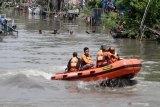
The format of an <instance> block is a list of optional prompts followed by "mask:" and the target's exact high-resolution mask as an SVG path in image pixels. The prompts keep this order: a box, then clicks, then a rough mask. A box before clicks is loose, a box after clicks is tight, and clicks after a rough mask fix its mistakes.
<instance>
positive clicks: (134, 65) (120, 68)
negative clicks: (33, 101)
mask: <svg viewBox="0 0 160 107" xmlns="http://www.w3.org/2000/svg"><path fill="white" fill-rule="evenodd" d="M141 66H142V64H141V61H140V60H138V59H121V60H119V61H116V62H114V63H112V64H110V65H107V66H104V67H100V68H92V69H88V70H84V71H77V72H64V73H56V74H54V75H53V76H52V77H51V79H52V80H82V81H95V80H99V79H113V78H118V77H125V78H133V77H134V76H135V74H137V73H138V72H139V71H140V69H141Z"/></svg>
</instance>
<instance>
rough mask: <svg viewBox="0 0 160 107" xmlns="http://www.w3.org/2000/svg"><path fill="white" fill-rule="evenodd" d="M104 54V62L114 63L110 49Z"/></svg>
mask: <svg viewBox="0 0 160 107" xmlns="http://www.w3.org/2000/svg"><path fill="white" fill-rule="evenodd" d="M103 55H104V63H113V61H112V58H111V56H112V54H111V53H110V52H108V51H106V52H103Z"/></svg>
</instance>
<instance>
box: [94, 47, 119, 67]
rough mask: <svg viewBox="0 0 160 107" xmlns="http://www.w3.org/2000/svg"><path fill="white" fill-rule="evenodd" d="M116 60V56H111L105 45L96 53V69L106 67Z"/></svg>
mask: <svg viewBox="0 0 160 107" xmlns="http://www.w3.org/2000/svg"><path fill="white" fill-rule="evenodd" d="M118 59H119V58H118V56H116V55H114V54H112V53H111V52H110V51H109V49H108V48H107V46H106V45H102V46H101V48H100V50H99V51H98V56H97V67H103V66H107V65H109V64H111V63H113V62H115V61H117V60H118Z"/></svg>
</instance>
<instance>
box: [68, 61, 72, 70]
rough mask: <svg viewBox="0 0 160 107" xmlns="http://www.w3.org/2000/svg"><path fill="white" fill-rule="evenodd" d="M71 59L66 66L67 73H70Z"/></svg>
mask: <svg viewBox="0 0 160 107" xmlns="http://www.w3.org/2000/svg"><path fill="white" fill-rule="evenodd" d="M71 59H72V58H71ZM71 59H70V60H69V61H68V64H67V68H68V71H70V69H71Z"/></svg>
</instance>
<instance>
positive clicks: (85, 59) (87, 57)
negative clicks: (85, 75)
mask: <svg viewBox="0 0 160 107" xmlns="http://www.w3.org/2000/svg"><path fill="white" fill-rule="evenodd" d="M82 61H84V62H85V63H86V64H93V61H92V59H91V57H90V55H88V56H86V55H85V54H83V55H82Z"/></svg>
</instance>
